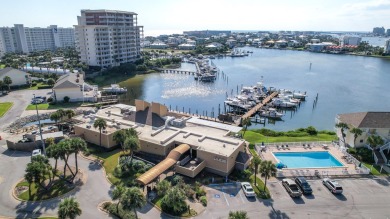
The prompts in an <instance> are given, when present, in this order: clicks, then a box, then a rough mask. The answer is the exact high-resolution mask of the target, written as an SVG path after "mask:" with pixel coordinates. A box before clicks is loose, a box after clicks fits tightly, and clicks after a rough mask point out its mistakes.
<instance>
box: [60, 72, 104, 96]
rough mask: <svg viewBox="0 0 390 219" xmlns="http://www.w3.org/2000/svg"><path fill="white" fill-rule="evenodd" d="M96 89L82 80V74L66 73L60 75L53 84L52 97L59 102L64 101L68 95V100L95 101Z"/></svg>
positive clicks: (97, 94)
mask: <svg viewBox="0 0 390 219" xmlns="http://www.w3.org/2000/svg"><path fill="white" fill-rule="evenodd" d="M83 89H84V91H83ZM97 90H98V89H97V87H96V86H91V85H89V84H87V83H85V82H84V76H83V74H79V73H68V74H65V75H63V76H61V77H60V78H59V79H58V80H57V82H56V83H55V85H54V86H53V97H54V100H55V101H59V102H62V101H64V98H65V97H69V102H78V101H86V102H96V101H97V98H98V96H99V93H98V91H97Z"/></svg>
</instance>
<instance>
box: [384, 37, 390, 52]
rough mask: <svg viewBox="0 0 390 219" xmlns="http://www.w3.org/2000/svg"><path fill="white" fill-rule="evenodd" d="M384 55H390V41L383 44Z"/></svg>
mask: <svg viewBox="0 0 390 219" xmlns="http://www.w3.org/2000/svg"><path fill="white" fill-rule="evenodd" d="M384 53H386V54H390V40H387V41H386V43H385V50H384Z"/></svg>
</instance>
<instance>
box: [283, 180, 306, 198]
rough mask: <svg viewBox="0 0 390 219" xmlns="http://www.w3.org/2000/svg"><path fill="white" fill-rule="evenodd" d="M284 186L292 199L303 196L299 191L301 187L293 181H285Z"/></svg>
mask: <svg viewBox="0 0 390 219" xmlns="http://www.w3.org/2000/svg"><path fill="white" fill-rule="evenodd" d="M282 185H283V187H284V188H285V189H286V191H287V192H288V194H289V195H290V196H291V197H292V198H297V197H301V196H302V191H301V190H300V189H299V187H298V186H297V184H296V183H295V182H294V181H293V180H291V179H283V180H282Z"/></svg>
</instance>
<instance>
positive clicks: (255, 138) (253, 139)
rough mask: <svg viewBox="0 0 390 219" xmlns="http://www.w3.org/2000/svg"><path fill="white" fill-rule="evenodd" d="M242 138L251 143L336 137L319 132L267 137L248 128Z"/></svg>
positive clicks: (333, 138) (319, 139)
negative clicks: (295, 135) (305, 134)
mask: <svg viewBox="0 0 390 219" xmlns="http://www.w3.org/2000/svg"><path fill="white" fill-rule="evenodd" d="M244 139H245V140H247V141H249V142H250V143H251V144H255V143H259V142H266V143H269V142H306V141H332V140H335V139H336V135H330V134H323V133H319V134H317V135H313V136H312V135H308V136H302V137H289V136H278V137H268V136H264V135H262V134H260V133H257V132H255V131H252V130H248V131H246V133H245V136H244Z"/></svg>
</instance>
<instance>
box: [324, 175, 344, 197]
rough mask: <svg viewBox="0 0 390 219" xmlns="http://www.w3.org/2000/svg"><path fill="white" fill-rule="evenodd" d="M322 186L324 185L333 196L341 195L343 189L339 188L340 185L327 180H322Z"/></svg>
mask: <svg viewBox="0 0 390 219" xmlns="http://www.w3.org/2000/svg"><path fill="white" fill-rule="evenodd" d="M322 184H324V185H325V186H326V187H327V188H328V189H329V190H330V191H331V192H332V193H333V194H341V193H343V187H341V186H340V184H338V183H337V182H336V181H334V180H331V179H329V178H324V179H323V180H322Z"/></svg>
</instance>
